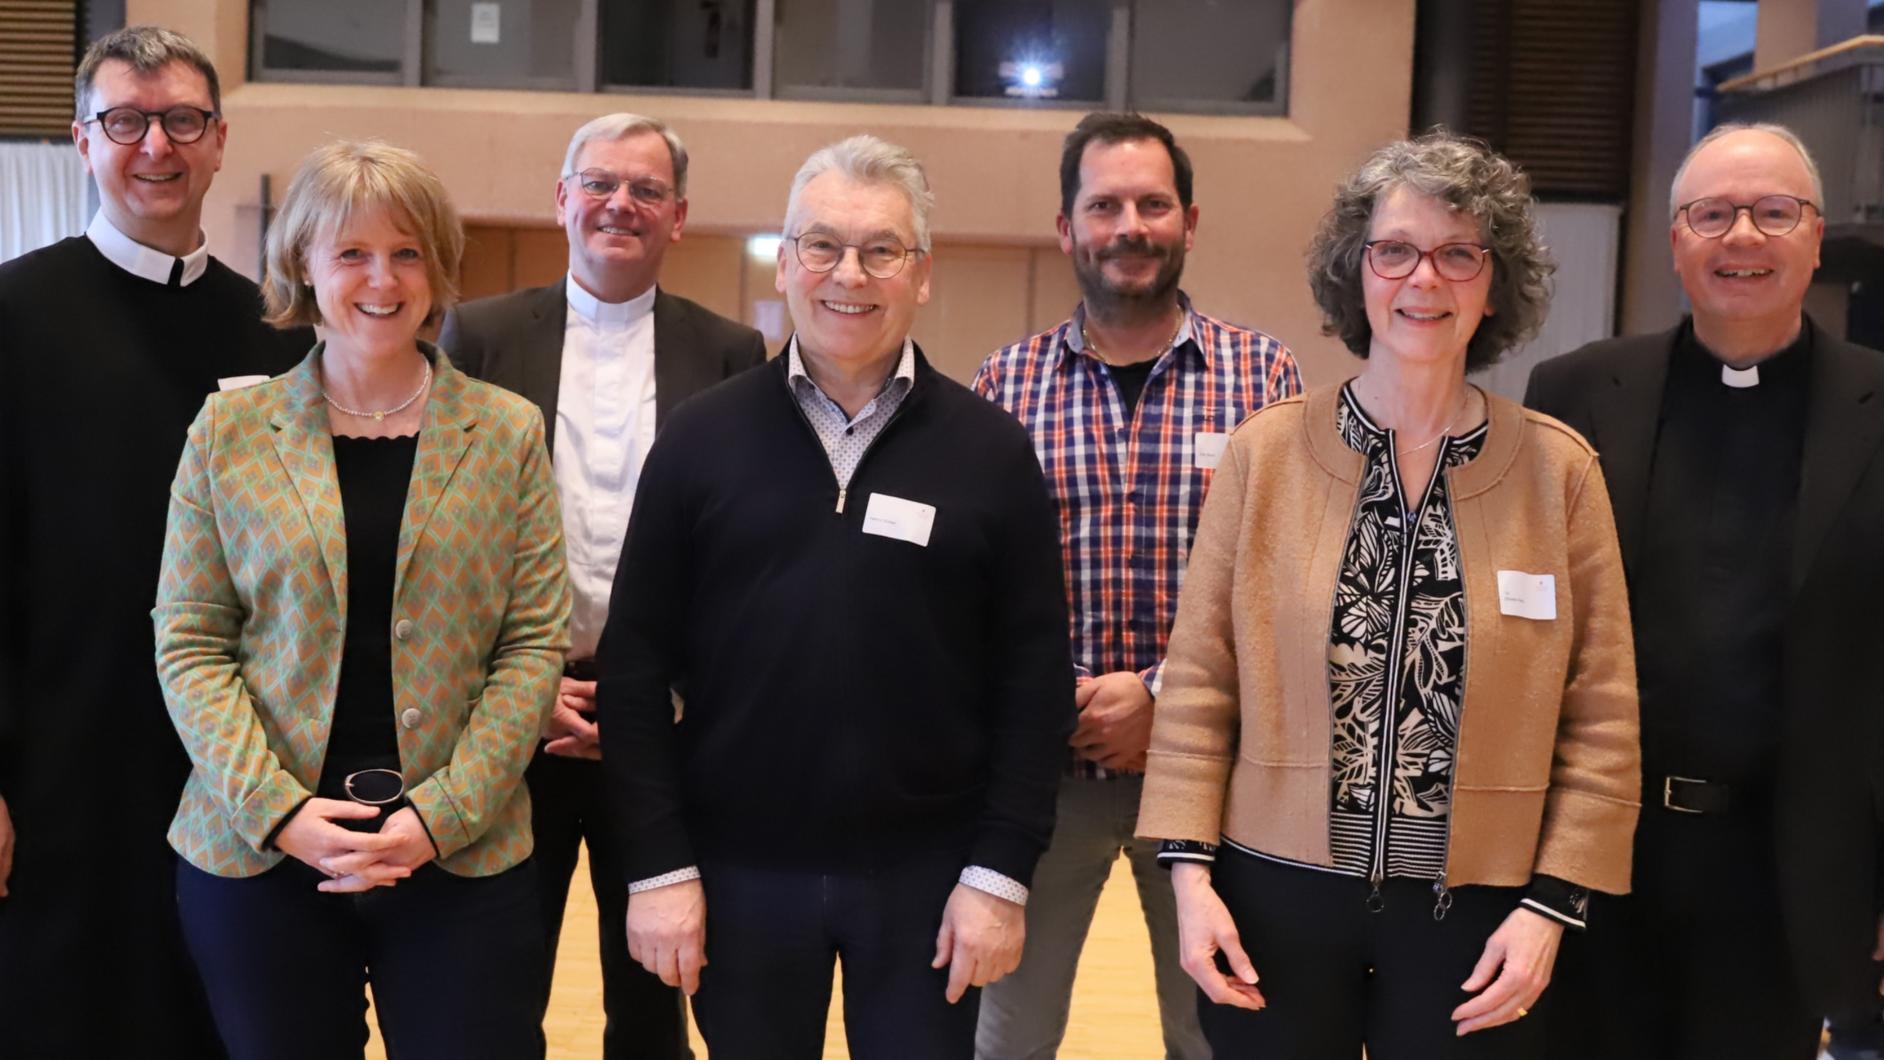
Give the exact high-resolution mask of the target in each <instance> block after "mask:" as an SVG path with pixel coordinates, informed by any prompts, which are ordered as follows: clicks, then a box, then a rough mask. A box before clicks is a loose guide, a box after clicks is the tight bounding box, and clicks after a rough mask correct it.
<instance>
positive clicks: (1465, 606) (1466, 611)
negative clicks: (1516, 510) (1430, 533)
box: [1433, 441, 1472, 922]
mask: <svg viewBox="0 0 1884 1060" xmlns="http://www.w3.org/2000/svg"><path fill="white" fill-rule="evenodd" d="M1451 447H1452V443H1451V441H1447V442H1446V448H1447V449H1449V448H1451ZM1445 455H1446V454H1445V450H1444V449H1442V450H1440V458H1441V459H1442V460H1443V459H1444V458H1445ZM1438 474H1441V475H1445V476H1446V495H1447V496H1448V497H1452V496H1453V493H1452V469H1451V468H1448V467H1442V468H1441V469H1440V471H1439V472H1438ZM1435 477H1437V476H1435ZM1453 511H1454V512H1455V513H1456V512H1457V511H1458V507H1457V505H1456V504H1455V505H1454V507H1453ZM1452 539H1453V540H1454V541H1457V540H1458V539H1459V521H1458V520H1457V519H1456V518H1455V519H1454V520H1453V521H1452ZM1470 604H1471V601H1470V600H1468V599H1467V598H1466V586H1465V563H1464V557H1463V556H1461V557H1460V563H1459V613H1460V614H1462V615H1464V616H1465V622H1466V652H1465V656H1464V661H1462V662H1461V663H1460V664H1459V731H1458V732H1457V733H1456V734H1454V736H1453V738H1452V774H1451V775H1450V776H1448V777H1447V778H1446V839H1445V845H1444V847H1443V852H1442V853H1441V854H1440V855H1439V857H1440V861H1439V875H1438V876H1437V877H1436V878H1435V879H1434V880H1433V920H1434V922H1439V921H1443V920H1445V919H1446V914H1447V913H1448V912H1450V911H1451V910H1452V891H1451V890H1450V889H1449V888H1448V887H1447V886H1446V873H1447V872H1448V871H1449V870H1450V869H1451V868H1452V811H1453V794H1454V792H1455V791H1457V789H1458V785H1459V763H1460V761H1461V760H1462V759H1461V758H1460V752H1461V749H1462V748H1463V747H1464V745H1465V675H1466V671H1467V670H1468V669H1469V668H1470V667H1471V665H1472V652H1471V623H1472V617H1471V616H1472V608H1471V606H1470Z"/></svg>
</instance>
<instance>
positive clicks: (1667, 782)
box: [1662, 775, 1707, 814]
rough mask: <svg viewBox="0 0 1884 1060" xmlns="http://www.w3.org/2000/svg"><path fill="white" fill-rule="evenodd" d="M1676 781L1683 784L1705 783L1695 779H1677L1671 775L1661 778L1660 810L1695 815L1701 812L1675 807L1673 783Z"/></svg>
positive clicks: (1684, 807)
mask: <svg viewBox="0 0 1884 1060" xmlns="http://www.w3.org/2000/svg"><path fill="white" fill-rule="evenodd" d="M1677 780H1679V781H1681V782H1682V783H1683V784H1705V783H1707V781H1705V780H1700V779H1698V778H1695V777H1677V776H1673V775H1669V776H1664V777H1663V778H1662V809H1664V810H1673V811H1675V812H1676V813H1696V814H1698V813H1700V812H1701V811H1700V810H1697V809H1694V808H1692V807H1689V806H1676V805H1675V781H1677Z"/></svg>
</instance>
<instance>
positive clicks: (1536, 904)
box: [1518, 874, 1590, 931]
mask: <svg viewBox="0 0 1884 1060" xmlns="http://www.w3.org/2000/svg"><path fill="white" fill-rule="evenodd" d="M1518 904H1520V905H1522V906H1523V907H1524V908H1526V909H1529V910H1530V911H1531V912H1533V913H1536V914H1537V915H1539V916H1546V917H1549V918H1550V919H1552V920H1555V921H1556V922H1557V923H1559V924H1562V925H1563V926H1565V927H1567V928H1571V929H1573V930H1576V931H1582V930H1583V929H1584V928H1586V927H1588V926H1589V917H1590V892H1589V890H1588V889H1586V888H1583V887H1578V886H1577V885H1576V884H1574V883H1571V882H1570V881H1568V880H1560V879H1558V878H1557V877H1555V876H1544V875H1541V874H1540V875H1538V876H1535V877H1533V878H1532V879H1531V889H1530V890H1529V891H1528V892H1526V893H1525V895H1524V898H1523V900H1522V901H1521V902H1519V903H1518Z"/></svg>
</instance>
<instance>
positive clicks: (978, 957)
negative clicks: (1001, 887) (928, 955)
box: [929, 883, 1027, 1005]
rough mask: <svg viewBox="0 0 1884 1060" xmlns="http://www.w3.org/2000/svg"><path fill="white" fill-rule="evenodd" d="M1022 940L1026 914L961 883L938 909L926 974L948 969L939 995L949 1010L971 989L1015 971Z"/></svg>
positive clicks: (1023, 938)
mask: <svg viewBox="0 0 1884 1060" xmlns="http://www.w3.org/2000/svg"><path fill="white" fill-rule="evenodd" d="M1026 938H1027V916H1026V910H1024V909H1022V908H1021V907H1020V906H1019V905H1017V904H1015V903H1013V902H1010V901H1008V900H1007V899H1005V898H996V897H995V896H994V895H991V894H989V893H987V892H986V891H978V890H976V889H974V888H973V887H970V886H968V885H967V884H965V883H958V884H956V885H955V890H953V891H951V892H950V893H949V901H948V904H947V905H946V906H944V907H943V908H942V930H941V931H938V932H936V936H935V960H933V961H931V962H929V967H931V968H942V967H947V968H948V970H949V985H948V988H947V990H945V991H944V992H943V996H944V997H946V998H948V1001H949V1004H951V1005H953V1004H955V1003H956V1002H957V1001H960V1000H961V999H962V995H963V994H966V993H967V992H968V988H969V987H971V986H987V985H988V984H989V983H992V982H994V981H995V980H996V979H999V978H1001V977H1002V976H1004V975H1006V974H1007V973H1009V972H1011V971H1013V970H1014V969H1016V968H1018V967H1020V959H1021V943H1022V942H1024V941H1025V940H1026Z"/></svg>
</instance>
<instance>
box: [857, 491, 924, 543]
mask: <svg viewBox="0 0 1884 1060" xmlns="http://www.w3.org/2000/svg"><path fill="white" fill-rule="evenodd" d="M934 528H935V505H933V504H923V503H922V502H920V501H906V500H904V499H903V498H901V497H892V496H890V495H889V494H887V493H872V494H871V495H870V505H869V507H867V508H865V509H864V522H863V532H864V533H866V534H875V535H877V536H878V537H893V538H895V539H896V540H898V541H907V542H909V543H910V544H912V545H920V546H922V547H923V548H928V547H929V531H930V530H932V529H934Z"/></svg>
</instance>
